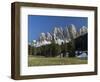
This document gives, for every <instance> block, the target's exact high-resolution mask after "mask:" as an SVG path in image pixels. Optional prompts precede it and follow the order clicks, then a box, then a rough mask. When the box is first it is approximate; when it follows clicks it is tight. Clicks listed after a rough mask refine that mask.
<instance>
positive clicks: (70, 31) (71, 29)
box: [32, 24, 88, 47]
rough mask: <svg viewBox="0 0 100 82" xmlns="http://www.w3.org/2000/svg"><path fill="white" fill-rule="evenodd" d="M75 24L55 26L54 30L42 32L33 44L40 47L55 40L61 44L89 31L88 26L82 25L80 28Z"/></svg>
mask: <svg viewBox="0 0 100 82" xmlns="http://www.w3.org/2000/svg"><path fill="white" fill-rule="evenodd" d="M76 28H77V27H76V26H75V25H74V24H71V25H69V26H68V27H67V26H66V27H65V28H64V29H63V28H62V27H54V29H53V31H51V32H47V33H44V32H42V33H41V34H40V37H39V39H38V40H33V42H32V45H33V46H35V47H40V46H43V45H48V44H51V43H52V41H54V42H55V43H56V44H59V45H61V44H62V43H68V42H69V41H71V40H72V39H75V38H77V37H79V36H82V35H84V34H86V33H87V32H88V29H87V27H85V26H82V27H81V28H80V29H78V30H77V29H76Z"/></svg>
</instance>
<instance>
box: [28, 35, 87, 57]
mask: <svg viewBox="0 0 100 82" xmlns="http://www.w3.org/2000/svg"><path fill="white" fill-rule="evenodd" d="M76 50H79V51H80V50H81V51H87V34H86V35H83V36H80V37H78V38H76V39H72V40H71V41H70V42H69V43H62V45H58V44H56V43H55V42H54V41H52V44H48V45H43V46H41V47H33V46H31V45H28V54H29V55H36V56H45V57H56V56H61V54H63V55H62V57H65V56H66V53H68V56H69V57H75V51H76Z"/></svg>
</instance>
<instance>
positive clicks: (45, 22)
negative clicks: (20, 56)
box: [28, 15, 88, 42]
mask: <svg viewBox="0 0 100 82" xmlns="http://www.w3.org/2000/svg"><path fill="white" fill-rule="evenodd" d="M70 24H74V25H75V26H76V27H77V29H79V28H81V27H82V26H86V27H87V26H88V18H87V17H61V16H41V15H28V42H31V41H32V40H37V39H38V38H39V36H40V33H42V32H44V33H47V32H52V30H53V28H54V27H62V28H65V27H66V26H69V25H70Z"/></svg>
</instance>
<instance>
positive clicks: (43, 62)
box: [28, 55, 88, 66]
mask: <svg viewBox="0 0 100 82" xmlns="http://www.w3.org/2000/svg"><path fill="white" fill-rule="evenodd" d="M87 63H88V61H87V59H79V58H76V57H74V58H69V57H64V58H60V57H43V56H32V55H29V56H28V66H48V65H75V64H87Z"/></svg>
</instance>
